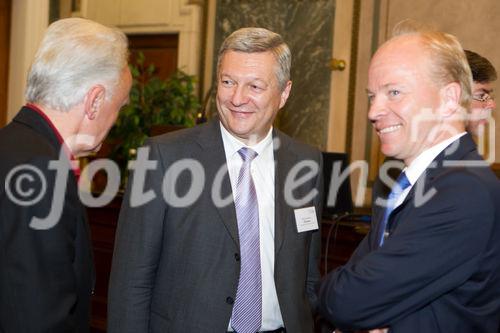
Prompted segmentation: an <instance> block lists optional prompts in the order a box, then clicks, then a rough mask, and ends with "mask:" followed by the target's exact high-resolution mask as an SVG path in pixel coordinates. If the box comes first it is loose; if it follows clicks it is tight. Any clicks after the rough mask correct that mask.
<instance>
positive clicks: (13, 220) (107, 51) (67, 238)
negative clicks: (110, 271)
mask: <svg viewBox="0 0 500 333" xmlns="http://www.w3.org/2000/svg"><path fill="white" fill-rule="evenodd" d="M127 62H128V43H127V38H126V36H125V35H124V34H123V33H122V32H120V31H119V30H117V29H112V28H108V27H105V26H103V25H101V24H98V23H95V22H92V21H89V20H85V19H81V18H69V19H63V20H59V21H56V22H54V23H52V24H51V25H50V26H49V28H48V29H47V31H46V32H45V35H44V37H43V40H42V42H41V44H40V47H39V49H38V51H37V53H36V55H35V59H34V61H33V63H32V65H31V68H30V70H29V73H28V81H27V87H26V93H25V96H26V101H27V104H26V105H25V106H23V107H22V108H21V110H20V111H19V113H18V114H17V115H16V116H15V117H14V119H13V120H12V121H11V122H10V123H9V124H8V125H7V126H5V127H4V128H2V129H0V156H1V157H2V163H1V164H0V179H1V184H2V186H0V332H6V333H11V332H12V333H13V332H89V331H90V329H89V325H90V298H91V293H92V290H93V285H94V280H95V278H94V276H95V274H94V268H93V260H92V253H91V246H90V238H89V237H90V235H89V228H88V225H87V221H86V213H85V208H84V207H83V205H82V203H81V202H80V199H79V195H78V189H77V181H78V176H79V169H78V166H77V164H76V163H72V162H75V160H76V158H78V157H80V156H85V155H87V154H89V153H91V152H94V151H97V150H98V149H99V147H100V145H101V142H102V141H103V139H104V138H105V136H106V134H107V132H108V131H109V129H110V127H111V126H112V125H113V123H114V121H115V120H116V118H117V115H118V111H119V110H120V108H121V107H122V106H123V105H124V104H125V103H127V101H128V94H129V90H130V87H131V83H132V78H131V74H130V71H129V68H128V63H127Z"/></svg>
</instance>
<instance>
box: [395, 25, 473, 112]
mask: <svg viewBox="0 0 500 333" xmlns="http://www.w3.org/2000/svg"><path fill="white" fill-rule="evenodd" d="M409 34H415V35H417V36H418V37H419V38H420V42H421V44H422V46H423V47H424V49H425V50H426V51H427V52H428V54H429V56H430V60H431V64H432V65H431V68H430V71H431V75H432V77H433V79H434V80H436V81H437V82H438V83H439V84H440V85H442V86H444V85H446V84H448V83H451V82H456V83H458V84H459V85H460V88H461V91H462V93H461V96H460V105H461V106H462V107H464V108H465V109H466V110H468V109H469V107H470V101H471V96H472V74H471V70H470V67H469V64H468V62H467V58H466V56H465V53H464V50H463V48H462V45H461V44H460V42H459V41H458V39H457V38H456V37H455V36H453V35H451V34H447V33H445V32H441V31H438V30H437V29H436V28H434V27H433V26H430V25H426V24H424V23H420V22H418V21H414V20H404V21H401V22H399V23H398V24H397V25H396V26H395V27H394V30H393V37H397V36H402V35H409Z"/></svg>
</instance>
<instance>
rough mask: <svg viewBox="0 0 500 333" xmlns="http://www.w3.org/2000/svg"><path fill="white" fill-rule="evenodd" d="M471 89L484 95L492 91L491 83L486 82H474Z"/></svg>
mask: <svg viewBox="0 0 500 333" xmlns="http://www.w3.org/2000/svg"><path fill="white" fill-rule="evenodd" d="M472 89H473V90H474V91H475V92H478V91H482V92H486V93H490V92H492V91H493V82H491V81H488V82H476V81H474V85H473V87H472Z"/></svg>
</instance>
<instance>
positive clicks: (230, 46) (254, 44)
mask: <svg viewBox="0 0 500 333" xmlns="http://www.w3.org/2000/svg"><path fill="white" fill-rule="evenodd" d="M228 51H237V52H245V53H256V52H268V51H269V52H272V54H273V55H274V57H275V59H276V62H277V63H278V66H277V67H276V71H275V74H276V79H277V80H278V85H279V88H280V89H281V90H283V89H285V87H286V83H287V82H288V81H289V80H290V67H291V63H292V54H291V52H290V48H289V47H288V45H287V44H286V43H285V41H284V40H283V38H282V37H281V35H279V34H277V33H275V32H272V31H270V30H267V29H264V28H241V29H239V30H236V31H234V32H233V33H232V34H231V35H229V37H227V38H226V39H225V40H224V42H223V43H222V45H221V47H220V49H219V55H218V59H217V74H219V70H220V65H221V60H222V57H223V56H224V54H225V53H226V52H228Z"/></svg>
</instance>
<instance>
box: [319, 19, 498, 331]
mask: <svg viewBox="0 0 500 333" xmlns="http://www.w3.org/2000/svg"><path fill="white" fill-rule="evenodd" d="M416 25H417V24H416V23H412V22H411V21H404V22H402V23H400V24H399V25H397V26H396V28H395V35H394V37H393V38H391V39H390V40H388V41H387V42H386V43H384V44H383V45H382V46H381V47H380V48H379V49H378V51H377V52H376V53H375V55H374V56H373V58H372V60H371V63H370V67H369V73H368V88H367V91H368V97H369V100H370V109H369V113H368V117H369V119H370V121H371V122H372V124H373V127H374V129H375V131H376V132H377V134H378V137H379V139H380V147H381V151H382V153H384V155H386V156H387V157H392V158H395V159H398V160H402V161H403V162H404V164H405V168H404V170H403V172H402V173H401V174H400V176H399V177H398V179H397V181H396V184H394V186H393V187H392V191H391V193H390V194H389V196H388V197H387V198H382V197H380V195H379V193H377V192H374V193H373V204H372V207H373V208H372V209H373V212H372V221H373V222H372V227H371V230H370V232H369V234H368V235H367V236H366V237H365V239H364V240H363V241H362V242H361V243H360V245H359V246H358V248H357V249H356V251H355V252H354V254H353V255H352V257H351V258H350V260H349V262H348V263H347V264H346V265H344V266H341V267H339V268H338V269H336V270H335V271H333V272H332V273H330V274H329V275H328V276H327V277H326V278H325V280H324V281H323V283H322V286H321V291H320V294H319V299H320V308H321V311H322V313H323V314H324V316H325V317H326V318H328V319H329V320H330V321H331V322H333V323H334V324H335V325H336V327H337V328H338V329H340V330H341V331H349V330H360V329H364V330H376V332H391V333H413V332H415V333H417V332H419V333H420V332H433V333H437V332H443V333H448V332H461V333H475V332H483V333H497V332H498V328H499V325H500V317H499V313H500V261H499V260H498V258H500V242H498V239H500V182H499V180H498V179H497V177H496V176H495V175H494V174H493V172H492V171H491V170H490V168H489V167H488V165H487V164H486V163H485V162H484V161H483V160H482V158H481V156H480V155H479V154H478V152H477V148H476V145H475V143H474V141H473V140H472V137H471V135H470V134H468V133H467V132H466V131H465V124H466V119H467V113H468V109H469V107H470V102H471V83H472V75H471V72H470V68H469V66H468V64H467V59H466V57H465V54H464V52H463V50H462V47H461V45H460V43H459V42H458V41H457V39H456V38H455V37H454V36H452V35H449V34H446V33H443V32H439V31H435V30H430V29H425V28H417V27H416Z"/></svg>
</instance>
